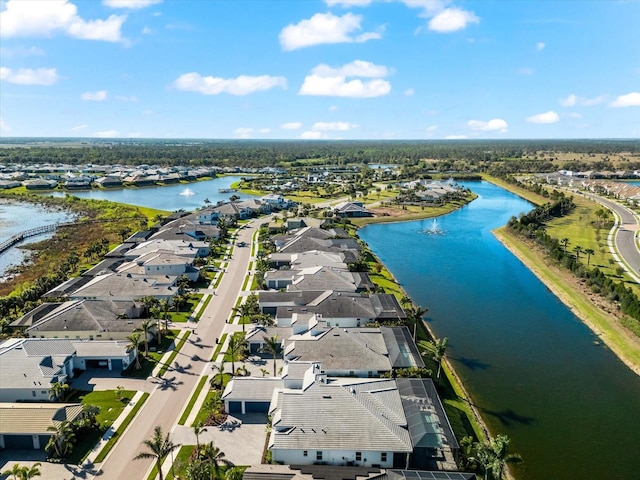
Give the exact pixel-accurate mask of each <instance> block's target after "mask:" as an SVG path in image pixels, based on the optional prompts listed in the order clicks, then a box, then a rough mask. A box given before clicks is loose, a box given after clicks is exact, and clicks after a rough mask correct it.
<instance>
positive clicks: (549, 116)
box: [525, 110, 560, 124]
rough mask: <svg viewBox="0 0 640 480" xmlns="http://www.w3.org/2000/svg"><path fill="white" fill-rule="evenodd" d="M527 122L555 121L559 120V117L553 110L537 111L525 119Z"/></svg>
mask: <svg viewBox="0 0 640 480" xmlns="http://www.w3.org/2000/svg"><path fill="white" fill-rule="evenodd" d="M525 120H526V121H527V122H529V123H540V124H545V123H547V124H548V123H556V122H558V121H559V120H560V117H559V116H558V114H557V113H556V112H554V111H553V110H549V111H548V112H544V113H538V114H537V115H532V116H530V117H527V118H526V119H525Z"/></svg>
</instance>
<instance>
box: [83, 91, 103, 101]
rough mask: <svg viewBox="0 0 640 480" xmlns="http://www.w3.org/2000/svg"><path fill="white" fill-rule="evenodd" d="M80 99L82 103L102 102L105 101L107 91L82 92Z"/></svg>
mask: <svg viewBox="0 0 640 480" xmlns="http://www.w3.org/2000/svg"><path fill="white" fill-rule="evenodd" d="M80 98H82V100H84V101H89V102H103V101H104V100H106V99H107V91H106V90H98V91H97V92H84V93H83V94H82V95H80Z"/></svg>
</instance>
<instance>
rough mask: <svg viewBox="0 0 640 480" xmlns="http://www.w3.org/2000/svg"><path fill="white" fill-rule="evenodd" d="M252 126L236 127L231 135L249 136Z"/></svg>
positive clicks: (237, 136)
mask: <svg viewBox="0 0 640 480" xmlns="http://www.w3.org/2000/svg"><path fill="white" fill-rule="evenodd" d="M252 133H253V128H242V127H241V128H236V129H235V130H234V131H233V136H234V137H236V138H251V134H252Z"/></svg>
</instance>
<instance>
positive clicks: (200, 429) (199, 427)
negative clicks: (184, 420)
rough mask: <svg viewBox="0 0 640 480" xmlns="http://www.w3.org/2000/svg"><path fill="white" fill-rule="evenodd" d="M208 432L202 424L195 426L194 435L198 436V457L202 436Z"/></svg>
mask: <svg viewBox="0 0 640 480" xmlns="http://www.w3.org/2000/svg"><path fill="white" fill-rule="evenodd" d="M206 431H207V429H206V428H205V426H204V424H203V423H202V422H199V423H197V424H196V425H194V426H193V433H194V434H195V435H196V452H198V455H200V434H201V433H204V432H206Z"/></svg>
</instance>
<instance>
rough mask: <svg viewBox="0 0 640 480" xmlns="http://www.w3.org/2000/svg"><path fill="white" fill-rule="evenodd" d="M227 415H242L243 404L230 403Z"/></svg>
mask: <svg viewBox="0 0 640 480" xmlns="http://www.w3.org/2000/svg"><path fill="white" fill-rule="evenodd" d="M227 413H242V403H241V402H229V411H228V412H227Z"/></svg>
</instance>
